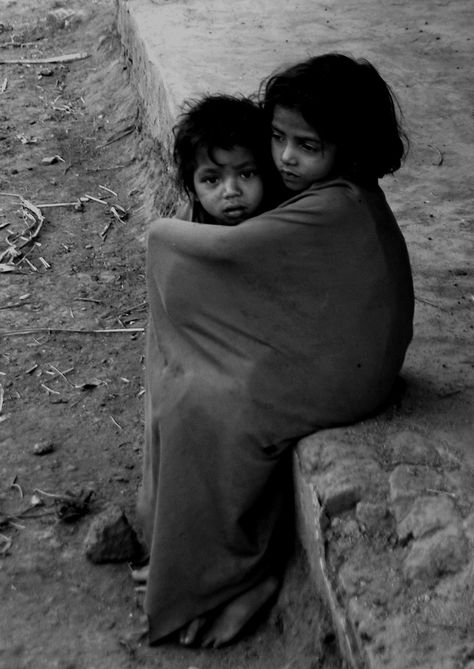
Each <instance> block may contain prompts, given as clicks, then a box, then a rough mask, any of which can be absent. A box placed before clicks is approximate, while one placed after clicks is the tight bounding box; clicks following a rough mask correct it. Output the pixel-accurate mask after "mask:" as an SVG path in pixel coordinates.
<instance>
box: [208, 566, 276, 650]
mask: <svg viewBox="0 0 474 669" xmlns="http://www.w3.org/2000/svg"><path fill="white" fill-rule="evenodd" d="M277 589H278V580H277V579H276V578H273V577H271V576H270V577H268V578H267V579H266V580H265V581H262V582H261V583H259V584H258V585H256V586H255V588H252V589H251V590H247V592H244V593H243V595H240V596H239V597H236V598H235V599H233V600H232V601H231V602H230V604H228V605H227V606H226V607H225V608H224V609H223V610H222V612H221V613H220V614H219V615H218V616H217V618H216V619H215V620H214V622H213V623H212V625H211V627H210V628H209V630H207V631H206V633H205V634H204V635H203V638H202V642H201V646H203V647H204V648H220V646H223V645H224V644H226V643H229V641H232V639H233V638H234V637H236V636H237V634H238V633H239V632H240V631H241V630H242V628H243V627H244V625H246V624H247V623H248V622H249V621H250V620H251V619H252V618H253V617H254V615H255V614H256V613H257V612H258V611H259V610H260V609H261V608H262V606H263V605H264V604H265V603H266V602H267V601H268V600H269V599H270V597H271V596H272V595H273V594H274V593H275V592H276V591H277Z"/></svg>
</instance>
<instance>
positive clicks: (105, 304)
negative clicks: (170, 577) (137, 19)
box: [0, 0, 338, 669]
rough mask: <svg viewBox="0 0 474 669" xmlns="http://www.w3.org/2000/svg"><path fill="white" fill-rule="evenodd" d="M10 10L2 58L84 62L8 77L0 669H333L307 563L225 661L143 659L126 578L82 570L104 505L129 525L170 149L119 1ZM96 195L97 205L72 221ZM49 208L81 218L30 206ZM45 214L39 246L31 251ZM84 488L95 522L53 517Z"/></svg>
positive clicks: (14, 69)
mask: <svg viewBox="0 0 474 669" xmlns="http://www.w3.org/2000/svg"><path fill="white" fill-rule="evenodd" d="M0 10H1V12H0V46H1V47H2V48H0V59H2V58H3V59H14V58H19V57H21V58H27V57H28V58H35V59H38V58H48V57H52V56H58V55H64V54H73V53H83V52H86V53H88V54H89V56H88V57H87V58H84V59H80V60H77V61H74V62H70V63H63V64H61V63H53V64H52V63H45V64H38V65H27V64H22V65H15V64H8V65H5V64H3V65H0V103H1V108H0V110H1V111H0V147H1V149H2V155H3V164H2V168H3V169H2V176H1V177H0V254H3V253H4V251H6V250H7V248H8V243H7V240H8V242H9V243H10V245H12V244H13V248H14V249H15V248H16V249H17V251H18V252H19V253H21V254H22V256H17V257H16V258H14V261H15V263H16V269H15V271H6V270H7V269H8V267H6V265H7V264H8V260H9V258H8V257H7V256H4V257H3V259H2V260H1V261H0V262H1V263H3V264H1V265H0V268H1V270H2V271H1V273H0V277H1V278H0V323H1V324H0V330H1V333H2V335H3V336H1V337H0V347H1V348H0V384H1V387H0V388H1V389H0V405H1V410H0V449H1V463H0V474H1V476H0V602H1V605H0V667H1V668H2V669H27V668H28V669H29V668H34V669H122V668H123V669H125V668H133V667H141V668H143V669H145V668H146V667H166V669H187V668H188V667H194V668H195V669H196V668H197V669H218V668H219V669H223V668H226V667H228V668H229V669H239V668H240V667H246V668H250V669H252V668H255V669H257V667H258V669H270V668H271V669H277V668H283V667H287V668H288V669H290V667H291V669H311V668H314V669H316V668H317V667H323V666H324V667H325V668H326V669H335V668H336V667H337V666H338V662H337V660H336V659H335V656H334V651H333V647H332V644H333V639H332V635H331V631H330V628H329V626H328V623H327V620H326V618H325V616H324V614H323V612H322V611H321V609H320V606H319V604H318V602H317V601H316V599H315V597H314V595H313V594H312V593H311V590H310V588H309V587H308V582H309V581H308V577H307V575H306V572H305V566H304V563H303V560H302V559H301V557H298V556H296V557H295V560H294V562H293V564H292V567H291V569H290V570H289V576H288V580H287V583H286V586H285V587H284V590H283V592H282V595H281V597H280V600H279V602H278V604H277V605H276V607H275V609H274V611H273V612H272V614H271V616H270V618H269V619H268V620H267V621H266V622H264V623H263V624H262V625H261V626H260V627H259V628H258V629H257V630H256V631H255V632H254V633H253V634H252V635H250V636H248V637H247V638H244V639H242V640H241V641H240V642H239V643H238V644H236V645H235V646H233V647H231V648H229V649H225V650H221V651H194V650H188V649H182V648H180V647H174V646H172V645H165V646H162V647H158V648H149V647H148V645H147V642H146V639H145V638H144V637H143V635H142V630H143V626H144V619H143V613H142V610H141V595H140V594H137V593H136V592H135V590H134V587H133V583H132V581H131V579H130V573H129V566H128V565H127V564H126V563H120V564H105V565H100V566H98V565H95V564H92V563H91V562H90V561H88V559H87V558H86V557H85V554H84V546H83V543H84V537H85V535H86V533H87V529H88V527H89V525H90V522H91V520H92V519H93V518H94V517H95V516H96V515H97V513H99V512H100V511H101V510H102V509H103V508H104V507H105V506H106V505H107V504H108V503H110V502H114V503H118V504H120V505H121V506H122V508H123V509H124V510H125V512H126V514H127V517H128V518H129V520H130V522H131V523H132V524H133V523H134V504H135V496H136V490H137V486H138V483H139V478H140V465H141V443H142V432H143V411H142V405H143V352H144V334H143V332H142V329H143V328H144V326H145V324H146V294H145V283H144V244H143V239H144V233H145V230H146V227H147V224H148V221H149V219H150V216H151V215H152V214H153V212H154V214H155V215H156V213H157V212H162V213H166V212H167V211H168V206H169V204H170V202H172V201H173V200H172V197H171V196H172V194H173V189H172V187H171V186H170V183H169V177H168V176H167V174H166V170H164V169H163V165H162V162H161V161H160V147H159V146H158V145H157V144H156V142H153V141H151V140H150V139H148V138H147V136H146V135H145V134H144V133H142V132H141V118H140V113H139V110H138V108H137V104H136V101H135V97H134V94H133V90H132V88H131V87H130V83H129V81H128V73H127V70H126V68H125V65H124V63H123V61H122V59H121V52H120V46H119V42H118V38H117V35H116V34H115V32H114V26H113V23H114V22H113V17H114V3H113V2H112V1H111V0H91V1H90V2H88V3H85V4H84V3H81V2H79V1H71V0H68V1H67V2H66V1H64V2H60V1H56V2H48V3H46V2H45V3H41V9H40V8H39V6H38V3H35V2H33V1H31V0H19V1H15V0H10V1H2V0H0ZM12 42H14V43H15V44H16V45H17V46H13V45H11V43H12ZM20 43H21V44H24V46H23V47H20V46H18V45H19V44H20ZM45 159H46V160H45ZM51 159H53V160H51ZM47 163H49V164H47ZM106 189H108V190H106ZM114 193H115V194H114ZM86 195H90V196H92V197H93V198H97V199H99V200H102V201H103V202H97V201H96V200H93V199H89V200H87V201H85V202H83V203H82V205H81V206H79V205H78V206H76V207H74V206H73V204H74V203H75V202H77V201H78V199H79V198H81V197H83V198H84V197H85V196H86ZM20 196H21V198H23V199H24V200H23V201H22V200H21V199H20ZM104 202H105V203H106V204H104ZM47 203H49V204H51V203H55V204H57V203H72V204H70V205H68V206H57V207H41V208H40V212H39V214H38V211H37V210H35V209H34V206H37V205H40V204H47ZM22 204H23V206H22ZM112 207H115V208H116V209H115V211H116V213H117V214H118V215H119V218H120V217H121V218H122V219H124V220H118V218H117V217H116V216H114V214H113V213H111V208H112ZM120 207H121V208H122V209H120ZM123 210H125V211H126V212H127V214H128V216H126V218H125V216H124V215H123ZM41 214H42V215H43V216H44V222H43V224H42V227H41V229H40V231H39V233H38V234H37V236H36V237H35V238H34V239H33V240H32V241H30V242H29V243H28V244H26V245H25V246H23V247H22V244H23V243H24V242H25V241H27V240H28V238H29V237H31V235H32V234H33V232H32V231H36V230H37V227H38V224H39V223H40V222H41V220H40V218H39V216H40V215H41ZM26 226H28V230H27V231H26V236H25V227H26ZM13 252H14V251H13ZM20 257H23V258H25V259H23V260H21V262H19V258H20ZM124 328H137V329H138V331H136V332H132V333H124V332H123V331H122V330H123V329H124ZM71 330H81V333H75V332H72V331H71ZM96 330H107V331H108V332H106V333H98V332H96ZM110 330H118V331H115V332H110ZM38 445H39V446H38ZM43 447H46V449H45V450H46V451H47V452H44V453H43V454H39V453H38V452H37V451H38V449H40V450H41V448H43ZM90 491H93V497H92V500H91V503H90V504H89V506H88V507H87V506H86V509H85V510H86V511H88V513H86V514H85V515H83V516H81V517H79V518H77V519H76V520H74V521H70V522H65V520H64V519H61V518H60V517H59V516H60V511H61V507H60V506H59V505H58V504H57V502H56V499H55V498H54V497H52V495H59V496H60V497H64V495H67V494H72V495H74V496H76V498H77V497H79V498H80V497H81V495H82V498H84V497H87V495H88V493H89V492H90ZM46 493H47V494H46Z"/></svg>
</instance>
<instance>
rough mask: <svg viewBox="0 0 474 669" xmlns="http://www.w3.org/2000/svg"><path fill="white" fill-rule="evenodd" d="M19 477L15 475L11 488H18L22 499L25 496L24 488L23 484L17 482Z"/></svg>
mask: <svg viewBox="0 0 474 669" xmlns="http://www.w3.org/2000/svg"><path fill="white" fill-rule="evenodd" d="M17 478H18V476H15V478H14V479H13V481H12V484H11V486H10V488H17V489H18V492H19V493H20V497H21V499H23V497H24V495H23V490H22V489H21V485H20V484H19V483H17V482H16V480H17Z"/></svg>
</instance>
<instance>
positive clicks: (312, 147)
mask: <svg viewBox="0 0 474 669" xmlns="http://www.w3.org/2000/svg"><path fill="white" fill-rule="evenodd" d="M301 147H302V149H303V150H304V151H308V153H318V151H321V146H320V145H319V144H311V143H308V142H303V144H302V145H301Z"/></svg>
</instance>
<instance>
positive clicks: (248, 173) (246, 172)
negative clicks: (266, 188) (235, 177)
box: [240, 169, 258, 179]
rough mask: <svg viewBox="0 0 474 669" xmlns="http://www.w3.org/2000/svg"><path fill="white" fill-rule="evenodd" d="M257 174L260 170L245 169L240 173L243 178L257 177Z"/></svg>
mask: <svg viewBox="0 0 474 669" xmlns="http://www.w3.org/2000/svg"><path fill="white" fill-rule="evenodd" d="M257 175H258V172H257V170H255V169H254V170H243V171H242V172H241V173H240V176H241V177H242V179H251V178H252V177H256V176H257Z"/></svg>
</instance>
